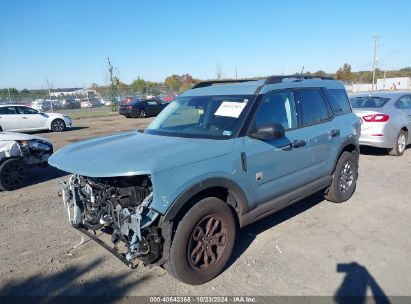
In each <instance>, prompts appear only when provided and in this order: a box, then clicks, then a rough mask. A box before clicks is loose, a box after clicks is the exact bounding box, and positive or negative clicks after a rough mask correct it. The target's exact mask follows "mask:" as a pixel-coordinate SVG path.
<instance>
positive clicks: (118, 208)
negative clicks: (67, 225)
mask: <svg viewBox="0 0 411 304" xmlns="http://www.w3.org/2000/svg"><path fill="white" fill-rule="evenodd" d="M62 189H63V193H62V195H63V200H64V204H65V206H66V208H67V209H68V214H69V217H70V221H71V223H72V225H73V227H74V228H76V229H78V230H80V231H82V232H85V233H86V234H87V230H94V231H95V230H99V229H101V230H102V231H104V232H106V233H108V234H111V242H112V243H113V245H114V247H113V248H112V249H111V248H110V247H109V246H107V245H106V246H104V247H105V248H106V249H108V250H109V251H110V252H112V253H113V254H114V255H115V256H117V257H118V258H120V259H121V260H122V261H123V262H124V263H125V264H126V265H127V266H129V267H131V268H134V267H135V264H134V263H133V262H132V261H133V260H134V259H136V258H139V259H140V260H141V261H143V262H144V263H145V264H152V263H154V262H155V261H157V260H158V259H159V258H160V254H161V250H162V240H161V234H160V229H159V227H158V226H157V225H156V223H158V220H159V213H157V212H155V211H154V210H152V209H150V204H151V202H152V199H153V187H152V184H151V180H150V177H149V176H148V175H141V176H130V177H110V178H90V177H84V176H80V175H71V177H70V179H69V181H68V182H63V183H62ZM88 235H89V236H90V234H88ZM94 239H95V238H94ZM95 240H96V239H95ZM99 243H100V244H102V243H101V242H99ZM120 244H123V245H124V248H123V250H121V248H119V245H120ZM121 251H123V252H121Z"/></svg>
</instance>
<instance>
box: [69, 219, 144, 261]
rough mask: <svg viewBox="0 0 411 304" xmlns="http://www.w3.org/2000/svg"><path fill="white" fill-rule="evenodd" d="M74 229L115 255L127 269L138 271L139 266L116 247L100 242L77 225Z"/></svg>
mask: <svg viewBox="0 0 411 304" xmlns="http://www.w3.org/2000/svg"><path fill="white" fill-rule="evenodd" d="M73 228H75V229H76V230H77V231H79V232H81V233H83V234H84V235H86V236H87V237H89V238H90V239H92V240H93V241H95V242H96V243H97V244H99V245H100V246H102V247H103V248H104V249H106V250H107V251H108V252H110V253H111V254H112V255H114V256H115V257H116V258H118V259H119V260H120V261H121V262H122V263H123V264H125V265H126V266H127V267H129V268H131V269H136V268H137V266H138V264H134V263H133V262H131V261H128V260H127V259H126V257H125V255H124V254H122V253H120V252H118V251H116V247H114V248H112V247H110V246H109V245H107V243H105V242H104V241H102V240H100V239H99V238H98V237H97V236H96V235H94V234H93V233H91V232H90V231H89V230H87V229H84V228H83V227H77V226H75V225H73Z"/></svg>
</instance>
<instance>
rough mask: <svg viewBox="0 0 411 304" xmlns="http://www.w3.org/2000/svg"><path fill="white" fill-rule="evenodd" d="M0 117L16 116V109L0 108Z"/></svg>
mask: <svg viewBox="0 0 411 304" xmlns="http://www.w3.org/2000/svg"><path fill="white" fill-rule="evenodd" d="M0 114H1V115H10V114H16V109H15V108H14V107H0Z"/></svg>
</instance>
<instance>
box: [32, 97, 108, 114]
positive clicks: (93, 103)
mask: <svg viewBox="0 0 411 304" xmlns="http://www.w3.org/2000/svg"><path fill="white" fill-rule="evenodd" d="M110 105H111V101H110V100H109V99H107V98H101V99H98V98H82V99H80V98H74V97H69V98H64V99H61V100H58V99H52V100H50V99H36V100H34V101H33V102H32V103H31V105H30V106H31V108H33V109H35V110H38V111H43V112H45V111H50V110H51V109H53V110H59V109H80V108H96V107H101V106H110Z"/></svg>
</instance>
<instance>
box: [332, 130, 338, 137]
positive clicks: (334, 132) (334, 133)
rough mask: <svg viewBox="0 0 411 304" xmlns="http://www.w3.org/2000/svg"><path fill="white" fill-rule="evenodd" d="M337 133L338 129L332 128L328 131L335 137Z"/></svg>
mask: <svg viewBox="0 0 411 304" xmlns="http://www.w3.org/2000/svg"><path fill="white" fill-rule="evenodd" d="M338 135H340V129H333V130H331V131H330V136H332V137H336V136H338Z"/></svg>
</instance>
